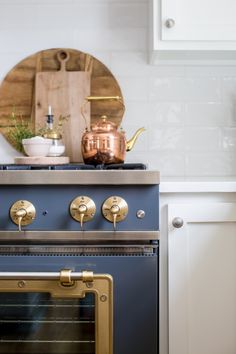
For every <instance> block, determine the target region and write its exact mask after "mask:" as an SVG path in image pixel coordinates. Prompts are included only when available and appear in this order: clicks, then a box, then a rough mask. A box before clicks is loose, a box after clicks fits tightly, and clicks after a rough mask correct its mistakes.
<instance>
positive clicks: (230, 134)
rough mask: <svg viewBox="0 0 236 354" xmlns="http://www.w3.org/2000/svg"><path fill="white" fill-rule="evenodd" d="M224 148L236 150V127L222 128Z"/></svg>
mask: <svg viewBox="0 0 236 354" xmlns="http://www.w3.org/2000/svg"><path fill="white" fill-rule="evenodd" d="M222 148H223V149H224V150H226V151H232V150H233V151H235V152H236V128H225V129H222Z"/></svg>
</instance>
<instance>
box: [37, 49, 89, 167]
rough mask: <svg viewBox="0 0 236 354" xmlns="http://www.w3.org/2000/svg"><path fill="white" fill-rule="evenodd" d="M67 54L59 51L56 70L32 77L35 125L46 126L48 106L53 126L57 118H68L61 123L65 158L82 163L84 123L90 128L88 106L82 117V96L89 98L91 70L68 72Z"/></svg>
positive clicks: (56, 122)
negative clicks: (33, 81)
mask: <svg viewBox="0 0 236 354" xmlns="http://www.w3.org/2000/svg"><path fill="white" fill-rule="evenodd" d="M69 57H70V55H69V52H67V51H65V50H62V51H58V53H57V59H58V61H59V62H60V65H61V67H60V70H59V71H48V72H46V71H45V72H38V73H36V76H35V126H36V128H39V127H45V125H46V114H47V111H48V106H51V107H52V111H53V115H54V125H55V126H57V125H58V118H59V116H63V117H66V116H69V117H68V119H67V120H66V121H65V120H64V121H63V126H62V132H63V141H64V144H65V148H66V151H65V155H66V156H68V157H69V158H70V161H71V162H83V158H82V154H81V137H82V134H83V132H84V130H85V127H86V124H87V126H90V107H89V105H86V107H85V110H84V115H85V118H86V122H85V120H84V118H83V117H82V115H81V106H82V105H83V103H84V102H85V97H87V96H89V95H90V77H91V74H90V71H89V70H88V71H67V70H66V62H67V61H68V60H69Z"/></svg>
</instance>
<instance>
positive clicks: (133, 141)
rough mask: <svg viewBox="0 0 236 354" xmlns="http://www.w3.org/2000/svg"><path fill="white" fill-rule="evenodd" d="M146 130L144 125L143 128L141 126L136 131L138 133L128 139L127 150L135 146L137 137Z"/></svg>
mask: <svg viewBox="0 0 236 354" xmlns="http://www.w3.org/2000/svg"><path fill="white" fill-rule="evenodd" d="M144 130H145V128H144V127H143V128H139V129H138V130H137V131H136V133H135V134H134V136H133V137H132V138H131V139H130V140H128V141H126V151H130V150H132V149H133V146H134V144H135V142H136V140H137V138H138V137H139V135H140V134H141V133H142V132H144Z"/></svg>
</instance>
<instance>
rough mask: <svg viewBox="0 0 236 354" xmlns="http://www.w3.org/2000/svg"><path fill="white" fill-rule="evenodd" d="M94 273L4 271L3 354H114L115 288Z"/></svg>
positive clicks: (0, 296) (0, 305)
mask: <svg viewBox="0 0 236 354" xmlns="http://www.w3.org/2000/svg"><path fill="white" fill-rule="evenodd" d="M112 283H113V282H112V277H111V276H110V275H108V274H93V272H88V271H83V272H72V271H71V270H66V269H64V270H61V271H60V272H0V292H1V293H0V353H8V354H10V353H25V354H26V353H27V354H29V353H30V354H31V353H32V354H33V353H34V354H36V353H37V354H42V353H63V354H64V353H66V354H72V353H77V354H79V353H89V354H93V353H95V354H111V353H112V337H113V336H112V323H113V314H112V312H113V311H112V310H113V300H112V298H113V284H112Z"/></svg>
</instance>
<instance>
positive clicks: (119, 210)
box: [102, 196, 128, 230]
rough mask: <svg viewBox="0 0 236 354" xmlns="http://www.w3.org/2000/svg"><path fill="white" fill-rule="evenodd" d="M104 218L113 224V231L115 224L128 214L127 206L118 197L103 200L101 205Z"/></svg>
mask: <svg viewBox="0 0 236 354" xmlns="http://www.w3.org/2000/svg"><path fill="white" fill-rule="evenodd" d="M102 214H103V216H104V218H105V219H106V220H108V221H110V222H112V223H113V228H114V230H115V229H116V223H117V222H120V221H122V220H124V219H125V218H126V216H127V214H128V204H127V203H126V201H125V200H124V199H123V198H121V197H119V196H112V197H109V198H107V199H106V200H105V202H104V203H103V205H102Z"/></svg>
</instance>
